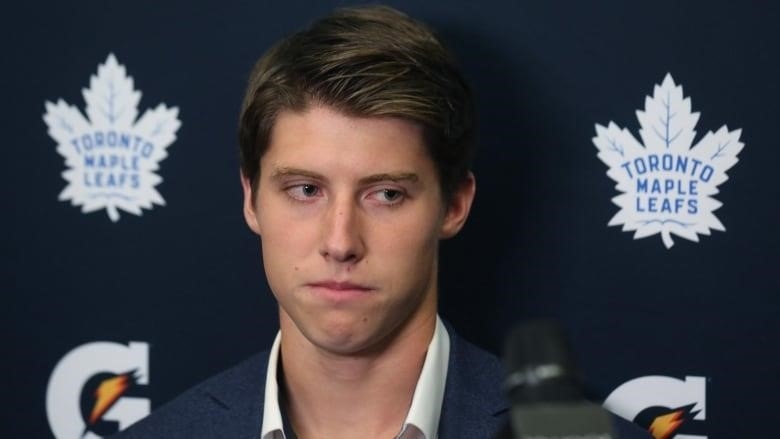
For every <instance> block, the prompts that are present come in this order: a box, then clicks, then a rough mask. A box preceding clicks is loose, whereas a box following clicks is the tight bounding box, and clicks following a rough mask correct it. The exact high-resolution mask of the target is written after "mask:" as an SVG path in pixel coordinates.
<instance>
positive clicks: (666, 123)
mask: <svg viewBox="0 0 780 439" xmlns="http://www.w3.org/2000/svg"><path fill="white" fill-rule="evenodd" d="M636 114H637V119H639V124H640V126H641V129H640V130H639V136H640V137H641V138H642V142H641V143H640V142H639V141H638V140H637V139H636V138H635V137H634V136H633V135H632V134H631V133H630V132H629V131H628V130H627V129H625V128H620V127H618V126H617V125H616V124H615V123H614V122H610V123H609V125H608V126H607V127H604V126H602V125H598V124H596V137H594V138H593V143H594V144H595V145H596V148H598V150H599V153H598V157H599V158H600V159H601V160H602V161H603V162H604V163H606V164H607V166H609V171H607V175H608V176H609V177H610V178H612V179H613V180H615V182H617V184H616V185H615V188H616V189H617V190H618V191H620V192H622V193H621V194H620V195H618V196H616V197H615V198H613V199H612V201H613V202H614V203H615V204H617V205H618V206H619V207H620V208H621V209H620V211H619V212H618V213H617V214H616V215H615V216H614V217H612V219H611V220H610V221H609V223H608V224H609V225H610V226H615V225H620V224H622V225H623V231H634V239H639V238H645V237H648V236H651V235H654V234H656V233H660V234H661V239H662V241H663V243H664V245H665V246H666V248H671V247H672V245H674V240H672V234H674V235H677V236H680V237H682V238H685V239H689V240H691V241H695V242H698V241H699V237H698V234H702V235H709V234H710V229H713V230H720V231H725V230H726V228H725V227H724V226H723V224H721V222H720V221H719V220H718V218H717V217H715V214H714V213H713V212H714V211H715V210H716V209H718V208H719V207H720V206H721V205H722V204H721V203H720V202H719V201H717V200H716V199H714V198H713V195H715V194H717V193H718V185H720V184H721V183H723V182H724V181H726V180H727V179H728V177H727V176H726V171H727V170H728V169H729V168H731V167H732V166H734V164H736V163H737V154H739V152H740V151H741V150H742V148H743V147H744V144H743V143H742V142H740V141H739V136H740V134H741V132H742V130H741V129H737V130H734V131H729V129H728V128H727V127H726V126H725V125H724V126H722V127H721V128H720V129H718V131H716V132H714V133H713V132H712V131H710V132H708V133H707V134H706V135H705V136H704V137H703V138H701V140H699V142H698V143H696V145H693V141H694V138H695V136H696V131H695V130H694V128H695V127H696V122H697V121H698V120H699V113H692V112H691V99H690V98H686V97H684V96H683V90H682V86H680V85H676V84H675V83H674V80H673V79H672V76H671V75H670V74H667V75H666V78H664V80H663V83H661V85H656V86H655V90H654V91H653V96H652V97H651V96H647V98H646V99H645V110H644V111H640V110H638V111H637V112H636ZM691 145H693V146H691Z"/></svg>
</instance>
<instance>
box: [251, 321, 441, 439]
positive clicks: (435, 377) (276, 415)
mask: <svg viewBox="0 0 780 439" xmlns="http://www.w3.org/2000/svg"><path fill="white" fill-rule="evenodd" d="M281 339H282V334H281V331H280V332H279V333H277V334H276V339H275V340H274V344H273V346H272V347H271V352H270V354H269V356H268V370H267V371H266V375H265V403H264V405H263V407H264V409H263V426H262V429H261V432H262V433H261V435H260V437H261V438H262V439H286V437H285V434H284V427H283V424H282V411H281V409H280V408H279V384H278V383H277V381H276V370H277V369H276V368H277V365H278V363H279V346H280V343H281ZM449 358H450V335H449V333H448V332H447V328H445V327H444V324H443V323H442V321H441V319H440V318H439V316H438V315H437V316H436V328H435V329H434V331H433V337H432V338H431V342H430V344H429V345H428V352H427V353H426V354H425V361H424V362H423V367H422V371H421V372H420V378H419V379H418V380H417V385H416V386H415V388H414V396H413V397H412V404H411V405H410V406H409V411H408V412H407V414H406V419H405V420H404V423H403V426H402V427H401V430H400V432H399V433H398V436H397V437H396V438H397V439H437V438H438V430H439V416H440V415H441V406H442V402H443V401H444V385H445V383H446V381H447V365H448V363H449Z"/></svg>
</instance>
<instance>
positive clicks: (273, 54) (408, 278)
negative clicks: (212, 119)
mask: <svg viewBox="0 0 780 439" xmlns="http://www.w3.org/2000/svg"><path fill="white" fill-rule="evenodd" d="M239 134H240V135H239V137H240V144H241V167H242V168H241V183H242V186H243V189H244V206H243V211H244V216H245V218H246V221H247V223H248V225H249V227H250V228H251V229H252V230H253V231H254V232H255V233H257V234H258V235H259V237H260V242H261V249H262V255H263V261H264V266H265V272H266V276H267V279H268V283H269V285H270V287H271V290H272V291H273V294H274V296H275V297H276V299H277V301H278V303H279V324H280V331H279V334H278V335H277V337H276V341H275V342H274V344H273V347H272V348H271V350H270V352H266V353H262V354H258V355H257V356H255V357H253V358H251V359H249V360H248V361H246V362H244V363H242V364H240V365H238V366H236V367H234V368H233V369H231V370H228V371H227V372H224V373H222V374H220V375H218V376H217V377H214V378H212V379H210V380H208V381H206V382H205V383H202V384H201V385H199V386H197V387H196V388H194V389H192V390H190V391H188V392H187V393H185V394H184V395H182V396H180V397H179V398H177V399H175V400H174V401H173V402H171V403H169V404H167V405H166V406H164V407H162V408H160V409H159V410H156V411H155V412H154V413H153V414H152V415H151V416H150V417H148V418H147V419H145V420H143V421H141V422H140V423H139V424H137V425H136V426H134V427H132V428H130V429H129V430H128V431H127V432H126V435H122V436H121V437H124V438H136V437H138V438H141V437H143V438H151V437H154V438H157V437H159V438H188V439H193V438H218V437H226V438H228V437H229V438H262V439H268V438H292V437H299V438H339V439H341V438H361V439H365V438H395V437H399V438H404V439H407V438H415V439H417V438H425V439H435V438H437V437H441V438H491V437H494V436H495V435H496V434H497V433H498V431H499V430H500V429H501V427H502V426H503V425H504V424H505V423H506V411H507V404H506V402H505V400H504V398H503V395H502V394H501V390H500V382H501V378H502V375H503V373H502V368H501V366H500V364H499V363H498V361H497V359H496V358H495V357H493V356H492V355H490V354H487V353H485V352H483V351H481V350H479V349H477V348H476V347H474V346H472V345H470V344H468V343H467V342H465V341H463V340H462V339H460V338H459V337H458V336H457V335H456V334H455V333H454V332H453V331H452V329H451V328H447V327H445V325H443V324H442V322H441V320H440V319H439V317H438V315H437V296H438V290H437V263H438V249H439V244H438V242H439V240H440V239H445V238H449V237H451V236H453V235H455V234H456V233H458V231H459V230H460V229H461V228H462V226H463V224H464V223H465V221H466V218H467V217H468V214H469V209H470V208H471V203H472V200H473V198H474V191H475V181H474V176H473V175H472V174H471V172H470V171H469V162H470V158H471V155H472V146H473V145H472V107H471V97H470V94H469V91H468V88H467V86H466V84H465V82H464V81H463V79H462V77H461V76H460V74H459V73H458V71H457V69H456V68H455V66H454V63H453V61H452V59H451V57H450V55H449V54H448V53H447V51H446V50H445V49H444V48H443V47H442V45H441V44H440V42H439V41H438V40H437V39H436V37H435V36H434V35H433V34H432V33H431V32H430V31H429V30H428V29H427V28H426V27H425V26H424V25H422V24H420V23H418V22H416V21H413V20H412V19H410V18H409V17H407V16H405V15H403V14H402V13H400V12H397V11H395V10H393V9H390V8H387V7H364V8H356V9H345V10H340V11H337V12H335V13H334V14H332V15H331V16H329V17H326V18H324V19H322V20H320V21H318V22H316V23H315V24H314V25H313V26H312V27H311V28H309V29H308V30H305V31H303V32H300V33H297V34H295V35H293V36H291V37H290V38H288V39H286V40H284V41H282V42H280V43H279V44H277V45H276V46H275V47H273V48H272V49H271V50H270V51H269V52H267V53H266V54H265V55H264V56H263V57H262V58H261V59H260V61H259V62H258V63H257V66H256V67H255V69H254V71H253V72H252V74H251V78H250V80H249V86H248V89H247V93H246V97H245V100H244V105H243V109H242V114H241V122H240V133H239Z"/></svg>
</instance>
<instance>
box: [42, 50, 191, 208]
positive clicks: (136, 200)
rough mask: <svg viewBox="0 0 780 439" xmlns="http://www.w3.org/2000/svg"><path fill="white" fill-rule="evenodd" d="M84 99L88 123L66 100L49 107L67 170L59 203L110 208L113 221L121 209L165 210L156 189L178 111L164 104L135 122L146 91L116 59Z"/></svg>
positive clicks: (110, 57)
mask: <svg viewBox="0 0 780 439" xmlns="http://www.w3.org/2000/svg"><path fill="white" fill-rule="evenodd" d="M82 94H83V96H84V101H85V102H86V104H87V106H86V114H87V117H88V119H85V118H84V116H83V115H82V114H81V112H80V111H79V110H78V109H77V108H76V107H75V106H72V105H68V104H67V103H66V102H65V101H63V100H62V99H59V100H58V101H57V103H56V104H55V103H52V102H48V101H47V102H46V104H45V105H46V113H45V114H44V115H43V120H44V121H45V122H46V124H47V125H48V127H49V135H50V136H51V137H52V138H53V139H54V140H55V141H56V142H57V152H58V153H60V154H61V155H62V156H63V157H64V158H65V165H66V166H67V167H68V169H67V170H65V171H64V172H63V173H62V176H63V178H65V180H66V181H67V182H68V185H67V186H66V187H65V189H64V190H63V191H62V192H61V193H60V195H59V200H60V201H67V200H70V201H71V203H72V204H73V205H74V206H81V211H82V212H84V213H88V212H94V211H96V210H100V209H106V212H107V213H108V217H109V218H110V219H111V221H114V222H116V221H118V220H119V210H120V209H121V210H123V211H125V212H129V213H132V214H134V215H141V212H142V211H141V209H142V208H144V209H151V208H152V205H153V204H158V205H161V206H163V205H165V200H163V197H162V196H161V195H160V193H159V192H157V189H155V186H157V185H158V184H160V182H162V178H161V177H160V176H159V175H157V174H156V173H155V171H157V170H158V169H159V162H160V161H161V160H163V159H164V158H165V157H167V156H168V153H167V151H166V150H167V148H168V146H169V145H170V144H171V143H173V141H174V140H176V131H177V130H178V129H179V126H181V123H180V122H179V119H178V114H179V109H178V108H176V107H172V108H168V107H166V106H165V104H159V105H158V106H157V107H156V108H154V109H149V110H147V111H146V112H145V113H144V114H143V116H141V117H140V118H139V119H138V120H136V117H137V116H138V102H139V101H140V99H141V92H140V91H138V90H135V89H134V88H133V78H132V77H130V76H127V74H126V72H125V67H124V66H123V65H121V64H119V62H117V59H116V57H115V56H114V55H113V54H109V55H108V58H107V59H106V62H105V64H101V65H99V66H98V71H97V75H93V76H92V77H91V78H90V83H89V88H85V89H82Z"/></svg>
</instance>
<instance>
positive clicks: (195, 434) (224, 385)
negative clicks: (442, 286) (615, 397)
mask: <svg viewBox="0 0 780 439" xmlns="http://www.w3.org/2000/svg"><path fill="white" fill-rule="evenodd" d="M449 333H450V358H449V366H448V371H447V382H446V386H445V390H444V402H443V404H442V411H441V418H440V420H439V438H441V439H453V438H464V439H492V438H496V437H510V436H505V435H507V434H509V431H508V409H509V404H508V402H507V400H506V399H505V396H504V395H503V392H502V390H501V384H502V380H503V376H504V370H503V367H502V365H501V363H500V362H499V361H498V359H497V358H496V357H495V356H493V355H492V354H489V353H487V352H485V351H483V350H481V349H479V348H478V347H476V346H474V345H472V344H471V343H469V342H467V341H465V340H463V339H462V338H460V337H459V336H458V335H457V334H455V332H454V331H453V330H452V329H451V328H449ZM267 366H268V352H262V353H259V354H256V355H254V356H253V357H250V358H249V359H247V360H246V361H244V362H243V363H240V364H238V365H237V366H234V367H233V368H231V369H228V370H227V371H225V372H222V373H220V374H219V375H216V376H214V377H212V378H210V379H208V380H206V381H204V382H203V383H201V384H199V385H197V386H195V387H193V388H192V389H190V390H188V391H187V392H185V393H183V394H182V395H181V396H179V397H177V398H175V399H174V400H173V401H171V402H169V403H167V404H165V405H163V406H162V407H160V408H159V409H156V410H155V411H154V412H153V413H152V414H151V415H149V416H148V417H146V418H144V419H142V420H141V421H139V422H138V423H137V424H135V425H133V426H131V427H130V428H129V429H127V430H125V431H123V432H120V433H119V434H118V435H116V436H114V437H115V438H121V439H156V438H159V439H215V438H229V439H260V427H261V425H262V419H263V401H264V397H265V375H266V368H267ZM616 427H617V430H618V435H617V437H619V438H646V437H649V435H647V434H641V431H640V430H639V429H638V428H636V427H635V426H634V425H633V424H630V423H628V422H627V421H622V422H621V421H620V420H616ZM645 433H646V432H645Z"/></svg>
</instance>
